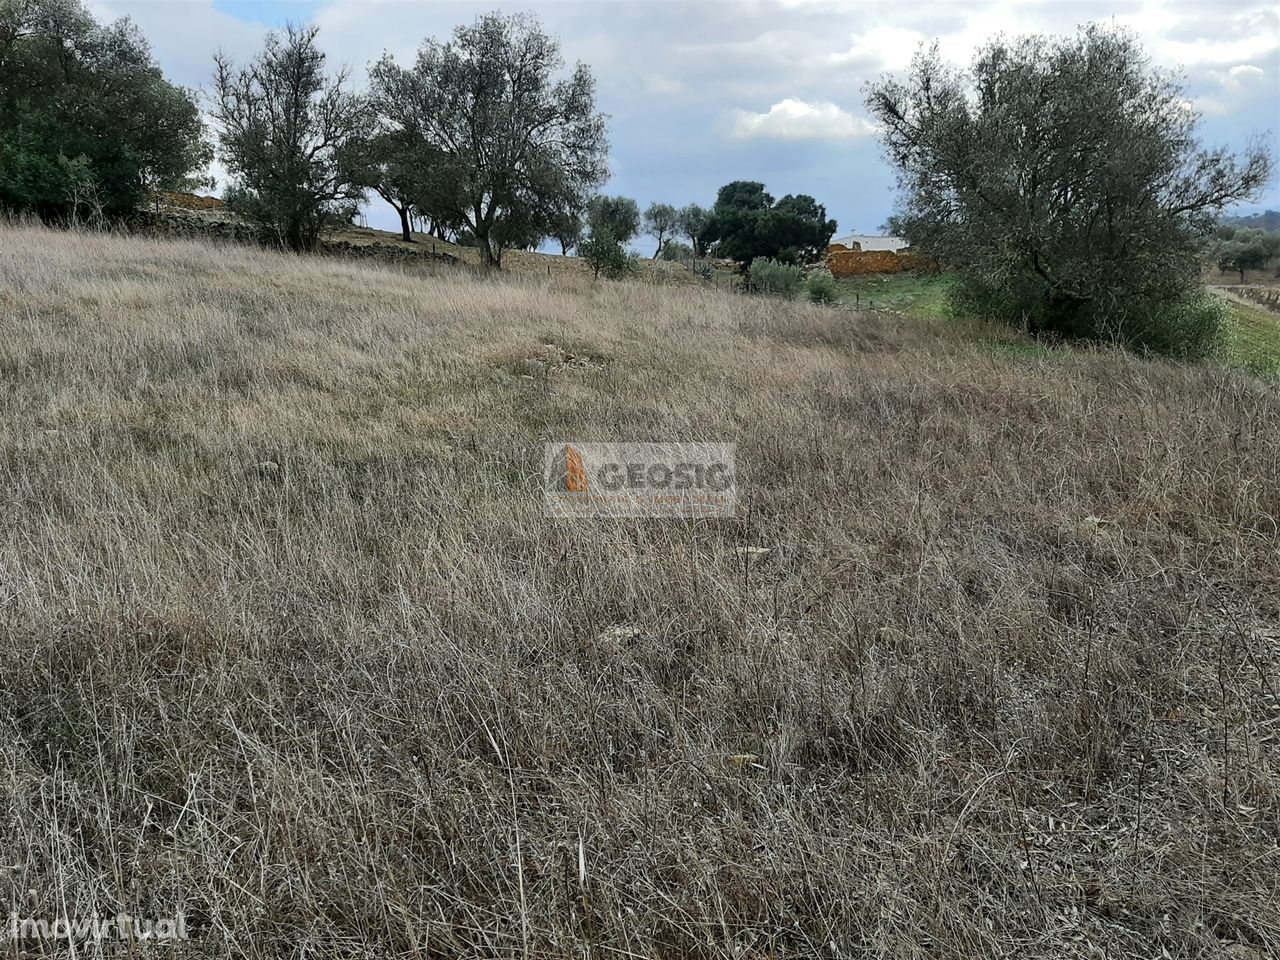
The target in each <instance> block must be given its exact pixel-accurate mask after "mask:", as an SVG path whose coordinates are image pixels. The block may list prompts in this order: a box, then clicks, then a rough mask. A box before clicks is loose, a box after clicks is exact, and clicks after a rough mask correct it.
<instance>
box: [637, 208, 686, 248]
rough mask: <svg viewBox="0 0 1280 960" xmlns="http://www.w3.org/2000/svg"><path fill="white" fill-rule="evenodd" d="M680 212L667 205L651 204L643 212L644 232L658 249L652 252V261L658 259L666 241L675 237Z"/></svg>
mask: <svg viewBox="0 0 1280 960" xmlns="http://www.w3.org/2000/svg"><path fill="white" fill-rule="evenodd" d="M679 223H680V211H678V210H677V209H676V208H675V207H673V206H672V205H671V204H669V203H651V204H649V207H648V209H646V210H645V212H644V232H645V233H646V234H647V235H648V236H651V237H653V239H654V240H656V241H658V248H657V249H656V250H654V251H653V259H655V260H656V259H658V255H659V254H661V253H662V248H663V247H665V246H666V245H667V241H668V240H670V239H671V238H672V237H674V236H675V235H676V230H677V229H679Z"/></svg>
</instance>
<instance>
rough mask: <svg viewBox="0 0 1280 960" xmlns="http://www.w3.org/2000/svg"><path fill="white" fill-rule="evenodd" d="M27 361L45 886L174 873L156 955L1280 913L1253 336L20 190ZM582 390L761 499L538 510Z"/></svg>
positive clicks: (1105, 949) (26, 868)
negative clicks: (337, 239) (748, 290)
mask: <svg viewBox="0 0 1280 960" xmlns="http://www.w3.org/2000/svg"><path fill="white" fill-rule="evenodd" d="M0 368H2V370H3V378H2V379H0V384H2V385H3V390H2V393H0V413H2V414H3V418H2V419H0V471H2V477H0V479H2V482H3V491H4V512H3V519H2V523H3V526H2V527H0V725H2V728H0V729H2V735H0V763H2V764H3V778H2V780H0V791H2V799H0V815H2V816H3V823H4V829H3V832H2V833H0V881H2V883H3V888H4V891H5V896H7V897H9V898H10V902H11V903H12V904H14V905H15V909H18V910H20V912H21V913H22V914H23V915H24V916H36V917H40V916H45V917H57V916H63V915H68V916H85V915H91V914H93V913H94V912H98V913H101V914H114V913H115V912H116V911H118V910H120V909H125V910H127V911H129V912H131V913H133V914H134V915H137V916H142V917H163V916H170V915H172V914H173V913H175V912H177V911H181V912H182V913H183V915H184V916H185V917H186V921H187V928H188V932H189V934H190V937H191V939H190V940H189V941H188V942H187V943H186V945H185V946H182V947H180V948H176V949H175V948H173V947H169V946H155V945H152V944H147V943H142V944H137V945H134V946H133V947H131V948H130V949H129V951H128V952H129V954H130V955H132V956H137V955H153V954H160V953H167V954H168V955H186V956H211V957H214V956H216V957H230V956H235V957H261V958H280V957H297V958H303V957H306V958H337V957H356V956H369V957H382V958H386V957H396V958H430V957H454V956H486V957H510V958H526V957H539V958H552V957H556V958H559V957H590V958H601V960H603V958H640V957H643V958H689V957H705V958H712V957H725V958H765V957H775V958H783V957H823V958H844V957H849V958H852V957H884V958H923V957H938V958H976V957H988V956H996V955H1005V956H1018V957H1024V958H1025V957H1044V958H1050V957H1053V958H1059V957H1099V958H1100V957H1111V958H1116V957H1144V958H1147V957H1162V956H1167V957H1220V956H1231V957H1237V958H1242V957H1243V958H1253V960H1260V958H1264V957H1274V956H1277V955H1278V954H1277V951H1280V889H1278V887H1280V846H1278V843H1280V592H1278V591H1277V587H1278V586H1280V427H1278V425H1280V386H1278V385H1277V383H1276V382H1275V381H1268V380H1264V379H1259V378H1254V377H1252V376H1250V375H1249V374H1248V373H1245V372H1241V371H1235V370H1229V369H1226V368H1222V367H1216V366H1211V365H1205V366H1178V365H1173V364H1169V363H1162V362H1154V361H1146V360H1141V359H1137V358H1134V357H1131V356H1125V355H1122V354H1119V353H1114V352H1104V351H1099V352H1084V351H1060V352H1053V353H1052V354H1051V355H1049V356H1041V355H1038V354H1037V355H1027V354H1025V353H1023V352H1018V351H995V350H992V349H991V348H990V345H989V344H985V343H983V342H981V341H980V340H978V339H975V338H974V337H973V336H972V335H969V334H966V333H965V332H963V331H960V330H951V329H947V328H946V327H945V326H944V325H938V324H933V325H930V324H925V323H920V322H917V321H914V320H911V319H909V318H903V317H894V316H882V315H878V314H874V313H870V312H861V313H859V312H854V311H851V310H836V309H829V308H818V307H810V306H807V305H802V304H794V303H783V302H779V301H773V300H763V299H749V298H743V297H733V296H729V295H725V294H723V293H720V292H717V291H715V290H706V289H701V288H696V287H695V288H678V289H677V288H669V287H661V286H656V285H645V284H630V283H608V282H600V283H593V282H591V281H590V280H589V279H585V278H572V277H568V278H558V279H556V280H554V281H548V280H546V279H545V278H538V277H536V276H523V277H520V276H499V277H494V278H483V277H476V276H472V275H470V274H468V273H465V272H458V273H454V274H448V275H440V276H433V275H430V274H428V273H425V272H422V271H418V272H415V271H413V270H410V269H406V268H393V267H379V266H373V265H362V264H355V263H348V262H343V261H336V260H333V259H321V258H315V259H297V258H290V257H286V256H282V255H277V254H272V253H268V252H262V251H257V250H250V249H242V248H235V247H216V246H206V245H200V244H197V243H166V242H161V241H154V240H141V239H122V238H113V237H105V236H94V235H77V234H69V233H52V232H45V231H42V230H38V229H34V228H19V227H10V228H0ZM564 439H581V440H632V439H634V440H664V441H666V440H707V441H730V442H736V443H737V444H738V469H739V490H740V497H741V500H740V504H739V512H738V515H737V516H736V517H734V518H732V519H719V520H701V521H679V520H659V519H639V520H609V521H601V520H587V519H554V518H550V517H548V516H546V515H545V514H544V510H543V503H542V493H541V480H540V471H541V467H542V445H543V443H544V441H548V440H564ZM747 547H755V548H760V549H757V550H744V549H743V548H747ZM18 946H19V948H20V949H21V950H25V951H27V952H29V953H31V954H38V953H43V952H51V951H52V950H53V949H54V947H53V946H52V945H50V944H40V943H33V942H24V943H22V944H19V945H18ZM120 955H124V953H123V952H121V954H120Z"/></svg>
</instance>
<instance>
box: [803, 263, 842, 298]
mask: <svg viewBox="0 0 1280 960" xmlns="http://www.w3.org/2000/svg"><path fill="white" fill-rule="evenodd" d="M804 286H805V292H806V293H807V294H808V295H809V300H810V301H811V302H813V303H835V302H836V301H837V300H839V299H840V288H839V287H838V286H837V285H836V278H835V277H833V276H832V275H831V271H830V270H826V269H822V270H815V271H814V272H813V273H811V274H809V278H808V279H807V280H806V281H805V284H804Z"/></svg>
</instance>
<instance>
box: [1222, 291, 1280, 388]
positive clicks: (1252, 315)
mask: <svg viewBox="0 0 1280 960" xmlns="http://www.w3.org/2000/svg"><path fill="white" fill-rule="evenodd" d="M1227 306H1228V307H1230V310H1231V314H1230V317H1231V322H1230V329H1228V331H1227V344H1226V354H1227V360H1228V361H1230V362H1231V363H1236V364H1240V365H1241V366H1244V367H1248V368H1249V369H1250V370H1253V371H1255V372H1258V373H1267V374H1272V375H1280V317H1277V316H1275V314H1272V313H1268V312H1267V311H1266V310H1263V309H1261V308H1260V307H1250V306H1246V305H1245V304H1243V303H1236V302H1235V301H1228V302H1227Z"/></svg>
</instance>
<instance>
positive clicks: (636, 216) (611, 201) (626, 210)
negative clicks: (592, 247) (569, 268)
mask: <svg viewBox="0 0 1280 960" xmlns="http://www.w3.org/2000/svg"><path fill="white" fill-rule="evenodd" d="M587 224H588V226H589V227H590V228H591V233H592V235H593V236H600V235H602V234H608V235H609V236H610V237H612V238H613V239H614V240H616V241H617V242H618V243H620V244H621V245H623V246H624V247H625V246H626V245H627V244H628V243H630V242H631V241H632V240H633V239H634V238H635V235H636V234H637V233H639V232H640V205H639V204H638V203H636V202H635V201H634V200H632V199H631V198H630V197H606V196H603V195H601V196H598V197H592V198H591V200H590V202H589V203H588V204H587Z"/></svg>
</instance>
